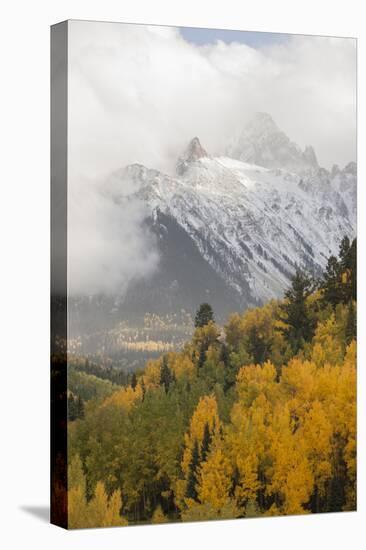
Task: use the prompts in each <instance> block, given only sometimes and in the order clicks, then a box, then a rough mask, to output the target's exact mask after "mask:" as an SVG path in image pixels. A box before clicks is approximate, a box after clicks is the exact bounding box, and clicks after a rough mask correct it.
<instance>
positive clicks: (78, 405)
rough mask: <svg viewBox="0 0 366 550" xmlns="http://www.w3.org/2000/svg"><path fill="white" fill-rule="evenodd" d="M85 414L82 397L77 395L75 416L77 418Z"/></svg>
mask: <svg viewBox="0 0 366 550" xmlns="http://www.w3.org/2000/svg"><path fill="white" fill-rule="evenodd" d="M84 416H85V408H84V401H83V400H82V398H81V397H80V395H79V397H78V398H77V402H76V417H77V418H84Z"/></svg>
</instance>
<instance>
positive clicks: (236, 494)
mask: <svg viewBox="0 0 366 550" xmlns="http://www.w3.org/2000/svg"><path fill="white" fill-rule="evenodd" d="M195 327H196V328H195V332H194V335H193V338H192V340H191V341H190V342H187V343H186V344H185V346H184V348H183V349H182V350H181V351H179V352H171V353H167V354H164V355H163V356H161V357H160V358H158V359H156V360H150V361H148V362H147V364H146V366H145V368H144V369H143V370H142V371H140V372H137V373H136V374H135V375H133V376H129V377H127V378H126V377H125V378H123V377H122V378H118V375H117V373H116V372H112V371H111V374H110V377H109V380H108V379H104V380H103V379H102V376H103V377H104V378H108V376H106V375H105V374H102V370H100V369H99V370H98V367H96V366H94V367H93V366H92V365H88V363H87V364H85V363H86V361H87V360H86V359H85V358H78V359H77V361H76V359H75V360H74V365H73V366H72V365H71V366H70V367H69V400H70V399H71V401H69V409H70V403H72V407H73V409H72V410H73V414H72V416H70V414H69V476H68V501H69V527H71V528H77V527H89V526H90V527H91V526H95V525H100V526H107V525H125V524H127V523H130V524H136V523H145V522H146V523H147V522H155V523H162V522H169V521H192V520H200V519H220V518H234V517H235V518H236V517H250V516H268V515H278V514H304V513H314V512H329V511H341V510H354V509H355V507H356V242H355V241H353V242H352V243H350V241H349V239H348V238H347V237H345V238H344V239H343V241H342V243H341V246H340V251H339V257H338V258H335V257H331V258H329V260H328V264H327V268H326V271H325V273H324V274H323V277H322V278H321V280H318V281H312V280H310V279H308V277H307V276H306V275H305V274H304V273H301V272H297V273H296V275H295V276H294V278H293V280H292V284H291V286H290V288H289V289H288V291H287V292H286V293H285V296H284V299H283V300H281V301H271V302H268V303H267V304H266V305H264V306H263V307H260V308H256V309H249V310H247V311H245V312H244V313H243V314H241V315H240V314H233V315H231V316H230V317H229V319H228V321H227V323H226V325H225V326H224V327H223V328H220V327H219V326H218V325H217V324H216V323H215V319H214V312H213V311H212V309H211V307H210V306H209V305H208V304H202V305H201V306H200V308H199V310H198V312H197V315H196V319H195ZM90 369H92V371H91V370H90ZM83 371H85V372H83Z"/></svg>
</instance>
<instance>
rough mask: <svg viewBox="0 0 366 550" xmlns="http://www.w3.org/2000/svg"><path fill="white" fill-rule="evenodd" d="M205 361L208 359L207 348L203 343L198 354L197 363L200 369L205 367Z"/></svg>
mask: <svg viewBox="0 0 366 550" xmlns="http://www.w3.org/2000/svg"><path fill="white" fill-rule="evenodd" d="M205 361H206V350H205V348H204V346H203V345H202V346H201V349H200V354H199V356H198V363H197V367H198V369H201V368H202V367H203V365H204V363H205Z"/></svg>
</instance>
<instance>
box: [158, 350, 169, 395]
mask: <svg viewBox="0 0 366 550" xmlns="http://www.w3.org/2000/svg"><path fill="white" fill-rule="evenodd" d="M171 383H172V373H171V371H170V368H169V366H168V359H167V357H166V356H165V355H164V357H163V361H162V364H161V368H160V385H161V386H164V388H165V393H168V391H169V388H170V384H171Z"/></svg>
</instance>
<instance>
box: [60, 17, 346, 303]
mask: <svg viewBox="0 0 366 550" xmlns="http://www.w3.org/2000/svg"><path fill="white" fill-rule="evenodd" d="M355 48H356V45H355V41H354V40H352V39H341V38H323V37H310V36H293V37H292V38H290V39H289V40H288V41H287V42H286V43H282V44H272V45H270V46H267V47H263V48H261V49H254V48H251V47H249V46H247V45H245V44H239V43H231V44H227V43H224V42H217V43H216V44H210V45H206V46H197V45H194V44H191V43H188V42H186V41H185V40H184V39H183V37H182V36H181V35H180V33H179V30H178V29H176V28H169V27H156V26H140V25H127V24H113V23H92V22H81V21H72V22H71V23H70V30H69V181H70V185H69V188H70V189H72V199H71V198H70V201H71V206H70V209H72V212H73V214H71V216H70V245H71V250H72V256H71V257H70V259H69V265H70V273H71V274H72V280H73V279H74V278H75V281H76V280H78V281H79V283H78V284H77V285H75V286H76V288H77V291H78V292H79V291H82V290H84V292H87V293H90V292H95V291H96V290H98V291H101V292H103V291H108V292H114V291H116V290H117V289H119V288H121V287H125V286H126V281H128V280H130V279H131V278H134V277H138V276H145V275H148V274H150V273H151V272H152V270H153V269H155V268H156V265H157V259H156V254H153V253H152V252H151V250H152V247H151V242H149V241H148V239H147V238H146V232H144V231H143V229H142V227H143V220H144V217H145V215H146V213H145V211H144V209H143V206H142V205H140V204H137V203H136V204H134V205H132V204H131V205H130V206H129V209H128V211H127V212H126V211H121V208H120V207H118V206H117V205H115V204H113V203H112V202H111V201H108V199H107V198H106V197H103V198H102V199H101V196H102V194H101V192H100V182H103V180H104V179H105V178H106V177H107V176H108V174H110V173H111V172H113V171H114V170H117V169H118V168H120V167H122V166H125V165H127V164H130V163H133V162H140V163H142V164H145V165H146V166H149V167H154V168H157V169H160V170H163V171H167V172H172V171H173V169H174V166H175V162H176V159H177V157H178V156H179V154H180V153H181V151H182V149H184V147H185V146H186V144H187V142H188V141H189V140H190V139H191V138H192V137H193V136H196V135H198V136H199V137H200V140H201V142H202V144H203V146H204V147H205V148H206V149H207V150H208V151H209V153H211V154H220V153H222V151H223V150H224V149H225V146H226V145H227V143H228V142H229V141H230V139H231V138H232V136H233V135H235V134H237V133H238V132H239V131H240V129H241V127H242V126H243V124H244V123H245V121H246V119H247V118H248V117H249V116H250V115H251V114H252V113H253V112H255V111H265V112H269V113H270V114H271V115H272V116H273V118H274V120H275V121H276V122H277V124H278V125H279V127H280V128H282V129H283V130H284V131H285V132H286V133H287V134H288V135H289V137H290V138H291V139H292V140H293V141H295V142H297V143H298V144H299V145H300V146H301V147H304V146H305V145H307V144H311V145H313V146H314V148H315V150H316V153H317V156H318V159H319V162H320V164H322V165H323V166H325V167H327V168H329V167H330V166H331V165H332V164H333V163H337V164H339V165H341V166H342V165H344V164H346V163H347V162H349V161H350V160H354V159H355V156H356V153H355V147H356V143H355V140H356V96H355V94H356V55H355ZM70 197H71V195H70ZM70 211H71V210H70ZM127 234H128V235H129V238H127ZM116 235H118V236H116ZM125 258H126V259H127V258H128V268H126V262H125ZM107 274H108V276H107ZM84 275H85V277H84ZM106 282H107V284H106Z"/></svg>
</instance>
